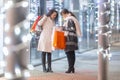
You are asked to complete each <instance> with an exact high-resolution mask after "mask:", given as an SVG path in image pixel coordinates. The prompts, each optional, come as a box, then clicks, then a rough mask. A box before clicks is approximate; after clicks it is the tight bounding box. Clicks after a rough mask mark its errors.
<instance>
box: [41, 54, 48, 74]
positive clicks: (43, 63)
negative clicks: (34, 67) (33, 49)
mask: <svg viewBox="0 0 120 80" xmlns="http://www.w3.org/2000/svg"><path fill="white" fill-rule="evenodd" d="M42 67H43V72H47V70H46V53H45V52H42Z"/></svg>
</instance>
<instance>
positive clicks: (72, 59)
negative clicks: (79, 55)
mask: <svg viewBox="0 0 120 80" xmlns="http://www.w3.org/2000/svg"><path fill="white" fill-rule="evenodd" d="M66 56H67V60H68V70H70V69H74V65H75V51H68V52H66Z"/></svg>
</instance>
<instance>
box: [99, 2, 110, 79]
mask: <svg viewBox="0 0 120 80" xmlns="http://www.w3.org/2000/svg"><path fill="white" fill-rule="evenodd" d="M98 5H99V6H98V22H99V23H98V26H99V29H98V50H99V51H98V80H108V64H109V58H110V53H109V49H110V48H109V35H110V33H111V31H110V29H109V20H110V2H109V1H108V0H100V1H99V3H98Z"/></svg>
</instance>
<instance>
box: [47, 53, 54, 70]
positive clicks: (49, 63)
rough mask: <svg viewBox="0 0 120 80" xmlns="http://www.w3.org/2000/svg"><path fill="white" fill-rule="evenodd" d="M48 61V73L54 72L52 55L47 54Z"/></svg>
mask: <svg viewBox="0 0 120 80" xmlns="http://www.w3.org/2000/svg"><path fill="white" fill-rule="evenodd" d="M47 58H48V59H47V60H48V69H47V72H53V71H52V68H51V53H47Z"/></svg>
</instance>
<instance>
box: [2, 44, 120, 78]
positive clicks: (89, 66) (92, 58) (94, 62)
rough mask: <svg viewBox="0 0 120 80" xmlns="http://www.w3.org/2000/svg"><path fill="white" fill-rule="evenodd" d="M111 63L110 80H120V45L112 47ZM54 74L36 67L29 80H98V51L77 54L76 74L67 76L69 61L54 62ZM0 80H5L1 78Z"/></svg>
mask: <svg viewBox="0 0 120 80" xmlns="http://www.w3.org/2000/svg"><path fill="white" fill-rule="evenodd" d="M110 53H111V54H112V57H111V60H110V61H109V70H108V71H109V74H108V80H120V69H119V68H120V43H116V44H114V45H112V47H111V51H110ZM52 69H53V71H54V72H53V73H43V72H42V67H41V66H38V67H35V69H34V70H33V71H30V73H31V77H30V78H28V80H97V75H98V55H97V50H96V49H95V50H91V51H88V52H85V53H82V54H76V64H75V73H74V74H73V73H70V74H66V73H65V71H66V70H67V59H66V58H64V59H61V60H58V61H54V62H52ZM0 80H5V79H3V78H1V79H0Z"/></svg>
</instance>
